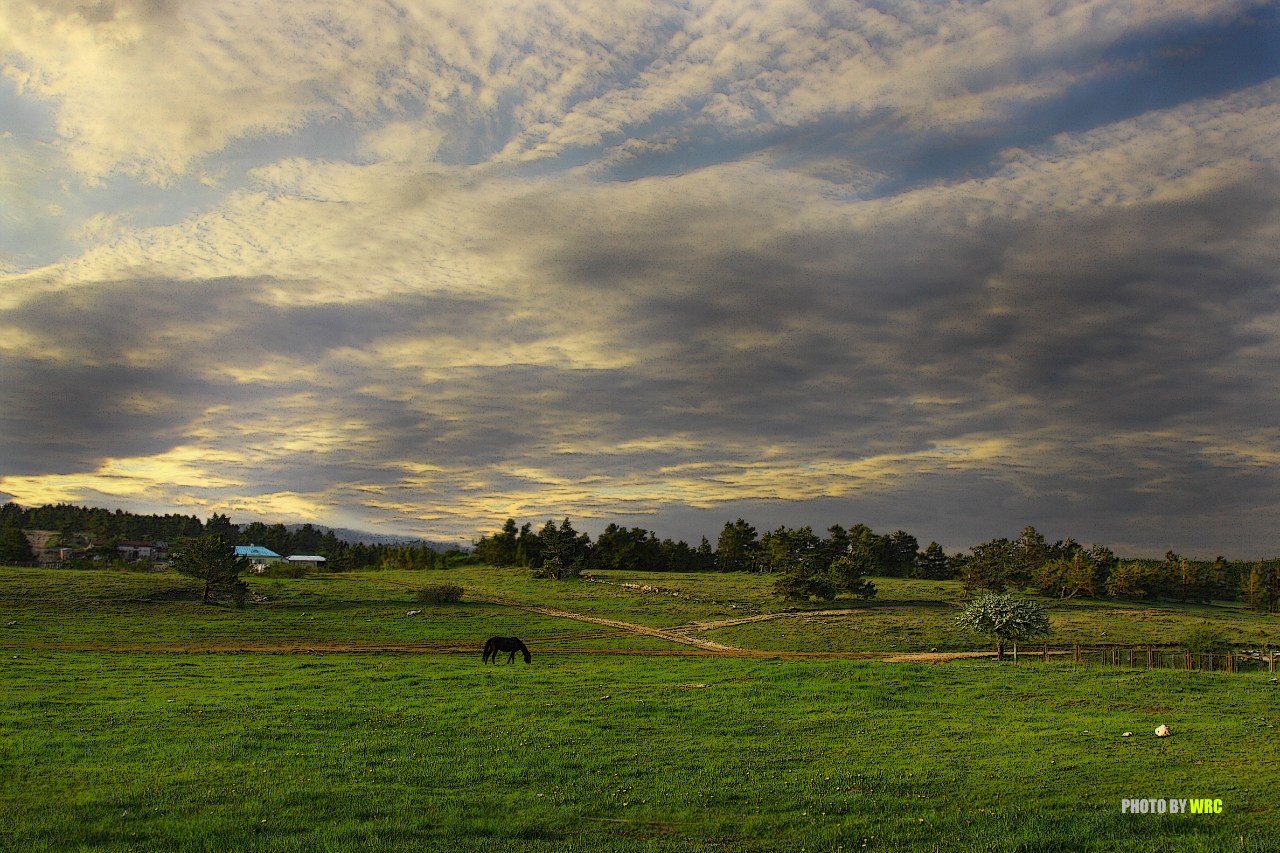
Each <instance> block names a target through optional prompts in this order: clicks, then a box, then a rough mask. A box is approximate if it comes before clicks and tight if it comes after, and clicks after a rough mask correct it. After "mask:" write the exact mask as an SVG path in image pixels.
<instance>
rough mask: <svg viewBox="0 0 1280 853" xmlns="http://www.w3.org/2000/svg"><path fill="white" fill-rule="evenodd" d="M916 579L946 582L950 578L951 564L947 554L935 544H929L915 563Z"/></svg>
mask: <svg viewBox="0 0 1280 853" xmlns="http://www.w3.org/2000/svg"><path fill="white" fill-rule="evenodd" d="M915 576H916V577H920V578H924V579H926V580H934V581H940V580H946V579H947V578H949V577H951V564H950V562H949V561H948V560H947V554H946V552H945V551H943V550H942V546H941V545H939V544H938V543H937V542H930V543H929V547H927V548H925V549H924V552H923V553H922V554H921V555H920V559H919V560H918V561H917V562H916V575H915Z"/></svg>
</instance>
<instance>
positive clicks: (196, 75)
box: [0, 0, 1280, 556]
mask: <svg viewBox="0 0 1280 853" xmlns="http://www.w3.org/2000/svg"><path fill="white" fill-rule="evenodd" d="M1277 34H1280V23H1278V22H1277V16H1276V14H1275V11H1274V9H1272V8H1269V7H1267V6H1265V5H1259V6H1257V7H1242V6H1241V5H1240V4H1239V3H1238V2H1223V3H1213V2H1184V3H1176V2H1175V3H1159V4H1156V3H1151V4H1145V3H1123V4H1120V3H1109V2H1086V3H1069V4H1062V3H1043V4H1037V3H1028V2H1025V0H1021V2H1017V3H1014V2H1009V3H1000V2H996V3H986V4H981V5H978V4H973V5H969V4H955V5H951V6H947V7H945V8H942V9H939V8H937V7H935V5H934V4H930V3H909V2H901V3H889V2H885V3H875V4H865V5H858V6H851V7H846V6H845V5H844V4H830V5H828V4H822V3H784V2H770V3H767V4H753V3H739V2H706V3H690V4H676V3H635V4H606V6H599V4H594V5H587V4H582V5H578V4H574V3H540V4H530V3H525V2H521V3H512V4H509V5H508V6H507V7H504V8H494V9H492V10H488V11H477V10H476V9H475V8H474V4H465V5H464V4H461V3H458V4H452V3H440V2H437V3H429V4H409V3H401V4H391V3H387V4H354V3H341V2H333V3H328V4H323V3H316V4H307V6H306V7H305V10H304V9H303V8H302V7H293V6H286V7H281V6H280V5H279V4H272V3H254V2H230V0H225V2H222V1H220V2H213V3H208V4H199V5H197V6H195V7H188V6H183V5H179V4H171V3H165V2H146V3H143V2H137V3H134V2H101V3H97V4H95V5H91V6H85V5H83V4H81V5H76V4H69V3H68V4H65V6H63V7H60V6H59V4H56V3H55V4H49V3H35V2H30V3H28V2H23V0H20V1H19V2H16V3H12V4H8V5H7V6H6V7H5V9H3V10H0V51H3V56H4V59H3V62H4V66H3V67H4V75H5V77H6V78H7V79H8V81H9V83H8V86H9V87H10V88H9V90H8V92H7V93H4V94H3V97H4V98H6V99H7V100H8V101H11V102H12V103H13V105H14V106H15V109H14V110H12V111H10V112H11V114H12V115H13V116H15V118H13V119H12V120H11V123H10V126H8V127H6V128H4V129H3V130H4V132H3V133H0V153H3V154H4V156H3V157H0V162H4V163H7V164H8V165H7V166H4V167H2V171H0V193H3V194H4V198H5V199H6V201H8V202H10V203H9V204H7V205H6V207H7V208H8V209H9V210H10V211H15V212H13V213H9V214H0V216H8V217H9V219H10V221H12V222H13V223H14V225H15V227H14V229H12V231H11V233H12V234H14V235H15V236H14V237H12V238H10V239H9V240H6V241H0V251H3V252H4V255H0V271H4V272H3V277H2V278H0V358H2V359H3V362H4V365H5V367H4V374H3V379H2V380H0V459H3V460H4V463H3V467H2V468H0V492H4V493H6V494H8V495H11V496H12V497H13V498H14V499H16V500H18V501H19V502H22V503H28V504H34V503H45V502H56V501H64V500H65V501H73V502H84V503H90V504H104V505H108V506H117V505H119V506H125V507H128V508H135V509H139V510H142V511H162V512H163V511H171V510H180V511H186V512H195V513H197V514H205V513H208V512H213V511H218V512H229V513H231V514H232V516H233V517H238V518H243V519H245V520H248V519H249V518H264V519H268V520H303V519H306V520H317V521H322V522H328V523H333V524H344V525H356V526H360V525H363V526H366V527H368V526H374V527H382V528H384V529H398V530H410V531H413V532H418V533H421V534H423V535H428V536H433V537H436V538H461V539H468V538H471V537H473V536H475V535H478V534H479V533H480V532H483V531H484V530H488V529H493V528H494V527H495V526H496V525H498V524H500V523H501V521H502V519H504V518H506V517H507V516H514V517H516V518H518V519H521V520H529V521H535V522H536V521H539V520H542V519H545V518H547V517H552V516H554V517H561V516H564V515H570V516H572V517H573V518H574V519H575V521H580V526H585V527H587V528H590V527H591V526H592V520H596V521H599V522H606V521H612V520H618V521H626V522H629V523H636V524H641V525H643V526H646V527H650V528H652V529H655V530H656V531H657V532H658V533H659V534H660V535H664V536H668V535H669V536H676V537H684V538H692V539H694V540H695V541H696V537H697V536H698V535H703V534H705V535H709V536H711V537H712V538H713V539H714V535H715V533H716V531H717V530H718V528H719V526H720V525H721V524H723V522H724V521H725V520H727V519H728V518H730V517H736V516H738V515H744V516H746V517H748V518H749V519H750V520H752V521H754V522H755V523H756V524H757V526H759V527H761V528H765V527H771V526H776V525H777V524H782V523H786V524H791V525H798V524H812V525H814V526H815V527H824V526H826V525H827V524H831V523H837V522H839V523H843V524H846V525H847V524H850V523H853V522H856V521H866V522H868V523H871V524H872V526H873V527H876V528H877V529H882V528H887V529H893V528H896V527H904V528H906V529H908V530H910V531H911V532H913V533H915V534H916V535H917V536H918V537H919V538H921V540H922V541H928V540H929V539H937V540H939V541H942V542H943V543H944V544H946V545H948V546H949V547H953V548H954V547H962V546H965V545H968V544H973V543H974V542H977V541H981V540H984V539H988V538H991V537H992V536H997V535H1011V534H1014V533H1016V532H1017V531H1018V530H1020V529H1021V528H1022V526H1024V525H1025V524H1036V525H1037V526H1038V527H1040V528H1041V529H1042V530H1045V531H1046V532H1047V533H1048V534H1049V535H1050V536H1051V537H1065V536H1074V537H1076V538H1078V539H1082V540H1085V541H1097V542H1108V543H1111V544H1113V545H1116V546H1120V547H1128V548H1132V549H1145V550H1158V551H1160V552H1162V551H1163V549H1164V548H1166V547H1173V548H1177V549H1180V550H1184V551H1188V552H1193V553H1206V554H1208V553H1211V552H1215V553H1216V552H1225V553H1229V554H1230V555H1233V556H1261V555H1262V554H1264V553H1267V554H1270V553H1272V552H1274V550H1275V549H1274V543H1273V539H1272V536H1271V532H1272V531H1273V530H1274V529H1275V526H1276V523H1277V522H1278V521H1280V494H1278V491H1280V490H1278V489H1277V478H1276V476H1275V473H1274V472H1275V467H1276V463H1277V461H1280V460H1278V457H1280V426H1278V424H1280V418H1277V415H1278V414H1280V411H1277V404H1276V400H1277V399H1280V395H1278V394H1277V391H1280V389H1278V388H1277V376H1278V375H1280V373H1278V372H1277V369H1276V368H1277V367H1278V366H1280V360H1278V359H1277V355H1280V346H1278V345H1280V340H1278V338H1280V335H1278V332H1277V330H1280V316H1278V314H1280V299H1278V298H1277V297H1278V296H1280V293H1278V289H1280V276H1278V275H1277V272H1276V271H1277V269H1280V263H1278V261H1280V248H1278V247H1280V183H1278V182H1277V175H1278V174H1280V164H1278V163H1277V160H1278V158H1277V154H1280V150H1278V147H1277V145H1276V143H1275V141H1274V140H1275V130H1276V128H1277V127H1280V76H1278V75H1280V62H1278V61H1277V55H1276V47H1275V45H1276V44H1277V38H1276V37H1277ZM19 226H20V227H19Z"/></svg>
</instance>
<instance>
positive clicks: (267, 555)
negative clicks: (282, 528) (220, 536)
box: [236, 545, 284, 574]
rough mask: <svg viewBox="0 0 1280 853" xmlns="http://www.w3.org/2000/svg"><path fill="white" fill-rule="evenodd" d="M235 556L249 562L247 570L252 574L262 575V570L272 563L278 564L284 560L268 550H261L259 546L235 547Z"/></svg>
mask: <svg viewBox="0 0 1280 853" xmlns="http://www.w3.org/2000/svg"><path fill="white" fill-rule="evenodd" d="M236 556H237V557H245V558H247V559H248V560H249V570H250V571H252V572H257V573H258V574H261V573H262V570H263V569H265V568H266V567H267V566H269V565H271V564H272V563H278V562H280V561H281V560H283V559H284V557H281V556H280V555H279V554H277V553H276V552H275V551H272V550H271V549H270V548H263V547H262V546H261V545H237V546H236Z"/></svg>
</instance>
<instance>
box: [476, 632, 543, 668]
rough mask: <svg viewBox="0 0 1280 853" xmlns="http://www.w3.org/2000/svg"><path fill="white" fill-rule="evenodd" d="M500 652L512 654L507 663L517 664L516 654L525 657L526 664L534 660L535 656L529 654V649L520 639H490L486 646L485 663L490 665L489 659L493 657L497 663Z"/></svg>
mask: <svg viewBox="0 0 1280 853" xmlns="http://www.w3.org/2000/svg"><path fill="white" fill-rule="evenodd" d="M500 652H511V654H509V655H508V656H507V663H515V662H516V652H520V653H521V654H522V655H524V662H525V663H529V662H530V661H532V660H533V655H531V654H529V647H528V646H526V645H525V644H524V643H523V642H521V640H520V639H519V638H518V637H490V638H489V639H488V641H487V642H486V643H485V644H484V662H485V663H488V662H489V658H490V657H492V658H493V662H494V663H497V662H498V654H499V653H500Z"/></svg>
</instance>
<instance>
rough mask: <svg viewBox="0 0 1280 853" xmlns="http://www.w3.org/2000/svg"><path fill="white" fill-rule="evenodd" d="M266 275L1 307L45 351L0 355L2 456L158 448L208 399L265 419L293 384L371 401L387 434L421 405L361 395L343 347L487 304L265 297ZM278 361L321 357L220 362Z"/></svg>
mask: <svg viewBox="0 0 1280 853" xmlns="http://www.w3.org/2000/svg"><path fill="white" fill-rule="evenodd" d="M268 285H271V286H280V283H279V282H264V281H260V280H241V279H223V280H214V281H194V282H183V283H181V284H176V283H174V282H170V281H158V280H144V281H118V282H105V283H102V284H101V285H100V286H95V287H92V288H90V287H85V288H80V289H77V290H74V291H69V292H68V291H58V292H53V293H47V294H42V295H38V296H34V297H32V298H30V299H28V300H26V301H25V302H23V303H22V304H21V305H20V306H18V307H17V308H14V309H11V310H8V311H5V312H3V313H0V325H3V326H4V327H7V328H9V329H14V330H21V331H23V332H24V333H26V334H29V335H32V336H34V337H38V338H39V339H40V340H41V341H43V345H44V352H45V353H46V357H44V358H27V359H21V360H17V359H15V360H11V361H10V362H9V363H8V364H7V365H6V374H7V375H6V382H5V384H4V386H3V393H4V395H5V398H4V404H5V405H4V406H3V409H2V410H0V411H2V412H3V413H2V414H0V418H2V419H3V423H0V427H2V428H0V448H2V449H0V455H2V456H4V457H5V458H6V460H9V461H8V464H7V465H6V471H7V473H14V474H16V473H29V472H30V473H34V472H39V471H71V470H83V469H85V468H92V467H93V466H94V465H95V464H96V463H97V462H99V461H101V460H102V459H104V458H107V457H122V456H135V455H143V454H147V453H159V452H162V451H164V450H166V449H169V448H172V447H174V446H176V445H177V444H180V443H181V442H182V441H183V440H184V439H185V438H186V436H187V434H188V432H189V431H190V429H191V427H192V425H193V424H194V423H195V422H196V421H198V420H199V418H200V417H201V416H202V415H203V414H204V413H205V412H206V411H208V410H209V409H211V408H214V407H219V406H225V407H229V408H230V409H231V410H232V411H233V412H235V413H236V416H237V417H239V418H240V419H242V420H243V421H245V422H252V421H253V420H255V419H258V420H265V419H269V418H270V417H271V416H273V415H276V414H281V413H285V412H287V411H288V409H289V406H290V405H291V404H290V403H289V402H288V399H289V397H290V395H293V394H310V393H314V392H318V393H319V394H320V395H321V396H322V397H323V400H321V401H320V402H318V403H317V402H316V401H315V400H313V401H312V402H311V403H310V404H309V405H316V406H318V407H319V408H321V409H322V410H327V411H329V412H333V411H337V412H341V411H358V412H361V413H364V414H370V413H374V414H375V415H376V418H377V420H378V421H379V423H380V425H381V426H382V427H385V428H387V429H386V430H385V433H386V434H390V435H392V436H394V435H396V434H397V433H409V432H411V431H414V430H417V429H419V428H420V427H421V425H422V421H423V416H422V415H421V414H415V413H412V412H410V411H408V410H406V409H405V407H404V406H403V405H401V404H399V403H397V402H396V401H394V400H391V401H388V400H383V399H380V398H375V397H372V396H369V395H361V394H360V393H359V392H358V391H357V390H356V389H357V388H358V386H359V385H361V384H362V383H365V382H367V381H369V379H370V378H371V376H370V375H369V374H368V372H366V371H364V370H355V371H352V370H351V369H350V368H349V367H348V365H346V364H345V363H344V361H343V359H342V357H341V354H342V352H343V351H345V350H350V351H352V352H355V353H359V352H361V351H363V350H365V349H367V348H368V347H370V346H371V345H373V344H374V343H375V342H378V341H382V340H385V339H388V338H396V337H415V336H427V337H429V336H432V335H438V334H440V333H442V332H443V331H446V330H447V331H449V332H450V333H458V332H464V333H465V330H466V329H468V328H478V327H481V326H483V325H484V323H485V317H486V314H487V309H486V307H485V306H483V305H481V304H479V303H474V302H469V301H465V300H456V299H441V298H430V299H427V298H421V299H409V298H406V299H403V300H386V301H379V302H363V303H353V304H341V305H334V304H321V305H315V306H312V305H296V306H291V305H278V304H272V303H270V302H266V301H263V299H262V298H261V296H262V293H263V292H264V290H265V289H266V288H267V286H268ZM286 286H287V285H286ZM277 359H285V360H287V362H289V363H290V364H293V365H301V366H302V367H303V368H310V367H315V368H317V369H315V370H314V372H312V371H310V370H307V371H304V372H294V373H292V374H284V375H280V376H279V377H273V376H271V375H270V374H269V373H268V374H267V375H265V376H259V377H258V379H257V380H256V381H255V382H253V383H247V382H239V381H236V379H235V378H234V375H233V373H229V372H228V371H235V370H241V369H243V370H253V369H258V368H261V367H262V366H263V365H266V366H267V368H266V369H268V370H269V369H270V366H271V365H272V364H273V363H275V361H276V360H277ZM389 374H390V377H391V379H392V381H406V382H407V381H409V377H404V376H398V375H397V373H396V371H395V370H394V369H393V370H390V371H389ZM262 383H265V384H266V386H267V387H268V388H269V389H270V390H269V392H266V391H264V388H263V384H262ZM326 392H327V393H326ZM39 424H51V425H54V427H53V429H40V428H37V426H36V425H39Z"/></svg>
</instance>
